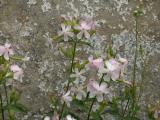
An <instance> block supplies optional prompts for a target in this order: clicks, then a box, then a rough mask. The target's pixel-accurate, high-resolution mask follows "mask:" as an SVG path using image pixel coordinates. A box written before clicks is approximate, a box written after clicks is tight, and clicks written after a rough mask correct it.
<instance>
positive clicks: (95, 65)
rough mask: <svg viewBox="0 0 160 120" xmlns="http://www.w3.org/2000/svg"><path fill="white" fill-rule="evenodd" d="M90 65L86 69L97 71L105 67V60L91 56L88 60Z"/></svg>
mask: <svg viewBox="0 0 160 120" xmlns="http://www.w3.org/2000/svg"><path fill="white" fill-rule="evenodd" d="M88 61H89V63H88V64H87V65H86V68H87V69H88V68H89V69H97V70H99V69H100V68H102V67H103V59H102V58H97V59H93V56H90V57H89V58H88Z"/></svg>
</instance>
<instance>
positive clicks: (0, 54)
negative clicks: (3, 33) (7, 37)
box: [0, 46, 5, 56]
mask: <svg viewBox="0 0 160 120" xmlns="http://www.w3.org/2000/svg"><path fill="white" fill-rule="evenodd" d="M4 52H5V48H4V46H0V56H2V55H3V54H4Z"/></svg>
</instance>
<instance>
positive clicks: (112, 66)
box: [105, 58, 128, 81]
mask: <svg viewBox="0 0 160 120" xmlns="http://www.w3.org/2000/svg"><path fill="white" fill-rule="evenodd" d="M119 61H120V62H118V61H116V60H115V59H113V58H112V59H110V60H108V61H106V63H105V64H106V66H107V70H108V73H109V74H110V76H111V79H112V80H113V81H115V80H117V79H119V78H120V75H121V76H122V75H123V72H124V69H125V67H126V65H127V63H128V62H127V60H126V59H124V58H120V59H119Z"/></svg>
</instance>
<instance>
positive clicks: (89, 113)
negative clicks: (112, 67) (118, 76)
mask: <svg viewBox="0 0 160 120" xmlns="http://www.w3.org/2000/svg"><path fill="white" fill-rule="evenodd" d="M103 77H104V74H103V75H102V78H101V80H100V83H99V86H100V85H101V83H102V82H103ZM88 96H89V95H88ZM95 100H96V96H95V97H94V98H93V101H92V103H91V106H90V108H89V112H88V116H87V120H89V119H90V115H91V111H92V108H93V105H94V102H95Z"/></svg>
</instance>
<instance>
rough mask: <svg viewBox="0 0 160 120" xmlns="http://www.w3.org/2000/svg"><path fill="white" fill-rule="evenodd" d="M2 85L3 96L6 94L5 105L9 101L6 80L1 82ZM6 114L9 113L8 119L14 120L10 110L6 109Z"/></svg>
mask: <svg viewBox="0 0 160 120" xmlns="http://www.w3.org/2000/svg"><path fill="white" fill-rule="evenodd" d="M3 87H4V92H5V96H6V101H7V106H8V105H9V101H8V93H7V86H6V81H5V82H4V84H3ZM8 115H9V119H10V120H14V118H13V116H12V115H11V112H10V110H9V109H8Z"/></svg>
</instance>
